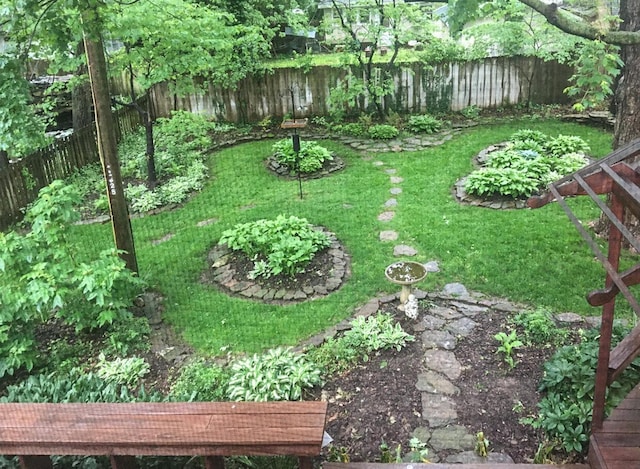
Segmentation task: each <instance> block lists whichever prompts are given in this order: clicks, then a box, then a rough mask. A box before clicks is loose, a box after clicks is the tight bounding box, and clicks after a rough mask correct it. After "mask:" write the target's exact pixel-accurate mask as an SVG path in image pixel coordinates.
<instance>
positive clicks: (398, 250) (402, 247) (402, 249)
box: [393, 244, 418, 257]
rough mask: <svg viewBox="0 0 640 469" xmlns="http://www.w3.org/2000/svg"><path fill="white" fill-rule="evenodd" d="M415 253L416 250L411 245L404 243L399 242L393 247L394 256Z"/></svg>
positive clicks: (413, 254) (416, 252) (412, 254)
mask: <svg viewBox="0 0 640 469" xmlns="http://www.w3.org/2000/svg"><path fill="white" fill-rule="evenodd" d="M416 254H418V251H416V250H415V249H414V248H412V247H411V246H407V245H406V244H399V245H397V246H396V247H394V248H393V255H394V256H395V257H400V256H415V255H416Z"/></svg>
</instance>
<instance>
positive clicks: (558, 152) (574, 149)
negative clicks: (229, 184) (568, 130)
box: [546, 135, 589, 158]
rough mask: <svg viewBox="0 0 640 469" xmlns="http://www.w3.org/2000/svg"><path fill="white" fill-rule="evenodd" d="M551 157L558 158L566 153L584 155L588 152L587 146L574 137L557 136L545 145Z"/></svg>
mask: <svg viewBox="0 0 640 469" xmlns="http://www.w3.org/2000/svg"><path fill="white" fill-rule="evenodd" d="M546 149H547V151H548V152H549V153H550V154H551V156H555V157H556V158H560V157H562V156H564V155H566V154H568V153H585V152H587V151H589V145H587V142H585V141H584V140H582V139H581V138H580V137H578V136H575V135H558V136H557V137H556V138H554V139H551V141H549V142H548V143H547V144H546Z"/></svg>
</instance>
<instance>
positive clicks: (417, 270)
mask: <svg viewBox="0 0 640 469" xmlns="http://www.w3.org/2000/svg"><path fill="white" fill-rule="evenodd" d="M384 275H385V277H387V280H389V281H390V282H391V283H395V284H396V285H402V291H401V292H400V304H405V303H406V302H407V299H408V298H409V295H410V294H411V286H412V285H413V284H414V283H418V282H419V281H421V280H423V279H424V278H425V277H426V276H427V269H426V267H425V266H424V265H422V264H421V263H419V262H414V261H399V262H394V263H393V264H391V265H390V266H388V267H387V268H386V269H385V271H384Z"/></svg>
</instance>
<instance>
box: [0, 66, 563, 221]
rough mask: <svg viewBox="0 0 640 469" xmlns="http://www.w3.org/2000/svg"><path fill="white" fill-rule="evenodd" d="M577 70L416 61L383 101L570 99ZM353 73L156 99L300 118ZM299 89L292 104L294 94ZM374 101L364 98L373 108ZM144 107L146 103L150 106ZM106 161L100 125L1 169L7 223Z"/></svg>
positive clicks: (159, 109)
mask: <svg viewBox="0 0 640 469" xmlns="http://www.w3.org/2000/svg"><path fill="white" fill-rule="evenodd" d="M571 73H572V70H571V69H570V68H569V67H567V66H565V65H562V64H558V63H556V62H541V61H539V60H536V59H534V58H529V57H500V58H489V59H486V60H484V61H477V62H469V63H460V64H458V63H452V64H443V65H438V66H436V67H424V66H423V65H421V64H410V65H408V66H407V67H402V68H398V69H397V70H396V72H395V75H394V77H393V79H394V84H395V86H394V93H393V95H392V96H390V97H388V99H386V100H385V102H384V103H383V104H384V106H385V107H386V108H388V109H393V110H395V111H397V112H400V113H403V112H406V113H423V112H433V111H459V110H462V109H464V108H467V107H469V106H478V107H479V108H497V107H501V106H513V105H518V104H523V103H529V102H530V103H533V104H556V103H565V102H567V97H566V96H565V95H564V94H563V90H564V88H565V87H566V86H567V85H568V78H569V77H570V76H571ZM345 77H346V72H345V70H343V69H341V68H336V67H314V68H313V71H312V73H306V72H305V71H304V70H302V69H296V68H285V69H277V70H275V71H274V72H273V73H271V74H265V75H262V76H257V77H250V78H246V79H244V80H242V81H241V82H240V83H239V84H238V87H237V88H235V89H221V88H216V87H209V88H208V90H207V92H206V93H204V94H201V95H195V94H194V95H190V96H186V97H182V98H180V97H177V96H175V95H173V94H171V93H170V91H169V88H168V86H166V85H158V86H156V87H155V88H154V89H153V90H152V92H151V96H150V99H151V100H152V102H151V107H152V109H153V114H154V116H156V117H163V116H169V115H170V114H171V111H172V110H174V109H183V110H188V111H191V112H199V113H204V114H206V115H209V116H211V117H212V118H213V119H215V120H221V121H228V122H252V121H253V122H256V121H259V120H261V119H263V118H265V117H275V118H278V117H281V116H284V115H285V114H291V113H292V111H294V110H295V114H296V117H303V116H324V115H328V114H329V97H330V92H331V90H332V89H335V88H336V87H338V86H341V85H342V84H344V83H345ZM124 86H128V84H126V83H125V80H124V78H121V79H120V80H116V81H115V82H114V83H113V88H114V89H113V91H114V92H115V93H118V92H120V93H121V94H128V92H126V91H125V90H123V88H122V87H124ZM290 90H293V92H294V103H293V106H295V109H294V107H293V106H292V102H291V93H290ZM366 104H367V103H366V102H364V103H362V105H363V106H365V107H366ZM143 105H144V104H143ZM114 119H115V122H116V123H117V125H116V128H117V132H118V141H119V140H120V138H121V135H122V134H123V133H126V132H128V131H130V130H131V129H133V128H134V127H136V126H137V125H139V124H140V118H139V116H138V113H137V112H136V111H135V110H134V109H131V108H124V109H121V110H120V111H118V112H116V113H115V114H114ZM97 161H99V155H98V149H97V143H96V134H95V129H94V127H93V126H91V127H90V128H86V129H82V130H80V131H78V132H75V133H74V134H73V135H71V136H70V137H66V138H63V139H60V140H58V141H56V142H55V143H53V144H52V145H50V146H49V147H47V148H45V149H42V150H40V151H38V152H36V153H35V154H33V155H29V156H28V157H26V158H23V159H21V160H19V161H14V162H12V163H11V164H10V166H9V168H8V170H6V171H5V170H0V229H6V228H7V227H8V226H9V225H10V224H12V223H14V222H16V221H18V220H20V219H21V218H22V216H23V211H24V209H25V207H26V206H27V205H28V204H29V203H31V202H32V201H33V200H35V198H36V196H37V194H38V191H39V190H40V189H41V188H42V187H44V186H46V185H48V184H49V183H51V182H52V181H53V180H55V179H60V178H64V177H67V176H69V175H70V174H72V173H73V172H74V170H75V169H76V168H81V167H82V166H84V165H86V164H89V163H93V162H97Z"/></svg>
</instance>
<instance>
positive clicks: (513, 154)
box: [486, 150, 524, 169]
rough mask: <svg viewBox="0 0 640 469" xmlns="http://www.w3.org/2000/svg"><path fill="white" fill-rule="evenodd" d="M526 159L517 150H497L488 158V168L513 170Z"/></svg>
mask: <svg viewBox="0 0 640 469" xmlns="http://www.w3.org/2000/svg"><path fill="white" fill-rule="evenodd" d="M523 159H524V157H523V156H522V155H521V154H520V152H518V151H515V150H497V151H494V152H492V153H491V154H490V155H489V157H488V158H487V164H486V166H487V167H488V168H498V169H501V168H512V167H513V166H515V165H516V164H518V163H520V162H521V161H522V160H523Z"/></svg>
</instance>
